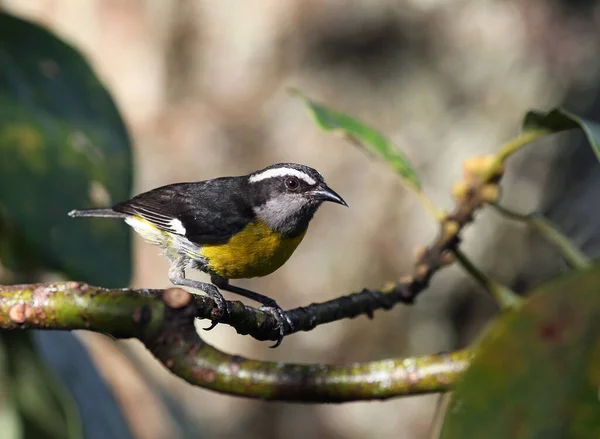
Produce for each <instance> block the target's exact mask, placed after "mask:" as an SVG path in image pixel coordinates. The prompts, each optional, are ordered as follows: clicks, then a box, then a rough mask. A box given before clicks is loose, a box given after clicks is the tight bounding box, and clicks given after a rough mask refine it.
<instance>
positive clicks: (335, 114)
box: [292, 90, 421, 189]
mask: <svg viewBox="0 0 600 439" xmlns="http://www.w3.org/2000/svg"><path fill="white" fill-rule="evenodd" d="M292 92H293V93H294V94H296V95H298V96H299V97H300V98H301V99H302V100H303V101H304V103H305V104H306V106H307V107H308V109H309V111H310V114H311V115H312V117H313V119H314V121H315V123H316V124H317V125H318V126H319V127H320V128H321V129H322V130H324V131H327V132H332V133H336V134H341V135H342V136H343V137H345V138H347V139H348V140H350V141H351V142H352V143H355V144H357V145H360V146H361V147H362V148H364V149H365V150H366V151H367V152H369V153H371V154H374V155H377V156H379V157H381V158H382V159H383V160H385V162H386V163H387V164H388V165H389V166H390V167H391V168H392V169H393V170H394V171H395V172H396V173H398V174H399V175H400V176H402V177H403V179H404V181H405V182H406V183H408V184H409V185H410V186H412V187H414V188H415V189H421V182H420V180H419V176H418V175H417V173H416V172H415V170H414V169H413V167H412V165H411V164H410V162H409V161H408V159H407V158H406V156H405V155H404V154H403V153H402V152H401V151H400V150H399V149H398V148H396V147H395V146H394V145H393V144H392V142H390V141H389V140H388V139H387V138H386V137H385V136H384V135H382V134H381V133H380V132H379V131H377V130H375V129H374V128H371V127H370V126H368V125H366V124H364V123H362V122H360V121H358V120H356V119H354V118H352V117H350V116H348V115H347V114H344V113H340V112H339V111H335V110H332V109H330V108H327V107H326V106H324V105H323V104H320V103H318V102H316V101H313V100H312V99H310V98H308V97H306V96H305V95H303V94H302V93H300V92H299V91H297V90H292Z"/></svg>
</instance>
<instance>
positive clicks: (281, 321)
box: [259, 305, 294, 349]
mask: <svg viewBox="0 0 600 439" xmlns="http://www.w3.org/2000/svg"><path fill="white" fill-rule="evenodd" d="M259 309H260V310H261V311H264V312H267V313H269V314H271V315H272V316H273V318H274V319H275V321H276V322H277V326H275V329H278V330H279V338H278V339H277V341H276V342H275V344H274V345H273V346H269V347H270V348H271V349H275V348H276V347H277V346H279V345H280V344H281V342H282V341H283V338H284V337H285V336H286V335H287V334H288V333H290V332H291V331H292V330H293V328H294V324H293V323H292V321H291V320H290V318H289V317H288V316H287V314H286V313H285V311H284V310H283V309H281V307H280V306H279V305H275V306H261V307H260V308H259Z"/></svg>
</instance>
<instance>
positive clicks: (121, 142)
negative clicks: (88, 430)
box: [0, 13, 132, 439]
mask: <svg viewBox="0 0 600 439" xmlns="http://www.w3.org/2000/svg"><path fill="white" fill-rule="evenodd" d="M131 161H132V159H131V148H130V142H129V139H128V136H127V132H126V129H125V127H124V125H123V122H122V121H121V118H120V116H119V113H118V112H117V109H116V107H115V105H114V103H113V101H112V100H111V98H110V96H109V94H108V93H107V91H106V90H105V89H104V87H103V86H102V84H101V83H100V82H99V80H98V79H97V78H96V76H95V75H94V73H93V72H92V70H91V69H90V67H89V66H88V64H87V63H86V61H85V60H84V59H83V57H82V56H81V55H80V54H79V53H78V52H76V51H75V50H74V49H73V48H71V47H70V46H68V45H67V44H65V43H64V42H62V41H61V40H59V39H57V38H56V37H55V36H53V35H52V34H51V33H49V32H48V31H46V30H45V29H43V28H41V27H39V26H36V25H33V24H31V23H28V22H25V21H22V20H20V19H17V18H15V17H12V16H9V15H7V14H3V13H0V261H1V262H2V264H3V265H4V266H7V267H8V268H10V269H12V270H13V271H15V273H16V275H17V277H18V278H26V277H27V276H28V275H29V274H31V273H32V270H54V271H58V272H62V273H64V274H65V275H66V276H68V277H69V278H73V279H79V280H84V281H88V282H91V283H99V284H101V285H107V286H125V285H126V284H127V283H129V279H130V277H131V255H130V253H131V249H130V233H129V229H128V228H127V227H126V226H125V225H124V224H122V223H121V222H115V221H77V220H74V219H71V218H69V217H68V216H67V213H68V212H69V211H70V210H71V209H73V208H85V207H93V206H101V205H107V204H110V203H111V201H117V200H120V199H123V198H126V197H128V196H129V195H130V190H131V181H132V175H131V168H132V163H131ZM28 280H32V279H28ZM0 375H1V379H0V431H1V432H2V438H6V439H17V438H35V439H44V438H51V439H54V438H56V439H59V438H60V439H63V438H68V439H70V438H80V437H82V431H81V426H80V424H79V419H78V413H77V410H76V408H75V407H74V406H73V403H72V401H71V399H70V395H69V394H68V393H67V392H66V391H65V390H64V389H63V387H62V386H61V384H60V383H59V382H58V381H56V380H55V378H54V377H53V376H51V374H50V373H49V372H48V370H47V369H46V367H45V365H44V364H43V362H42V361H41V360H40V358H39V356H38V354H37V352H36V351H35V349H34V346H33V344H32V341H31V336H30V334H28V333H18V332H11V333H6V332H5V333H0Z"/></svg>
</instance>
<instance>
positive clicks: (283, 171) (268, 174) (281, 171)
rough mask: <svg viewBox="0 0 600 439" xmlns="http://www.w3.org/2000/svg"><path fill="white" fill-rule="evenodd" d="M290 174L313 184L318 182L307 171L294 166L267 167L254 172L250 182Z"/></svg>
mask: <svg viewBox="0 0 600 439" xmlns="http://www.w3.org/2000/svg"><path fill="white" fill-rule="evenodd" d="M288 176H289V177H296V178H299V179H300V180H304V181H305V182H306V183H308V184H310V185H311V186H312V185H313V184H316V183H317V182H316V181H315V179H314V178H312V177H311V176H310V175H308V174H307V173H306V172H302V171H299V170H297V169H294V168H272V169H267V170H266V171H263V172H259V173H258V174H254V175H252V176H250V179H249V181H250V183H256V182H257V181H261V180H266V179H267V178H273V177H288Z"/></svg>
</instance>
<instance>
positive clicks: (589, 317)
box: [441, 265, 600, 439]
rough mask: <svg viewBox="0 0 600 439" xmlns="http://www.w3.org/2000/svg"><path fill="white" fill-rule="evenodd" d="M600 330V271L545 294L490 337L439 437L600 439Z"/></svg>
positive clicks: (554, 285)
mask: <svg viewBox="0 0 600 439" xmlns="http://www.w3.org/2000/svg"><path fill="white" fill-rule="evenodd" d="M599 330H600V266H599V265H596V266H595V267H593V268H592V269H589V270H586V271H582V272H579V271H575V272H573V273H570V274H568V275H566V276H564V277H562V278H560V279H558V280H554V281H552V282H550V283H548V284H547V285H545V286H542V287H541V288H539V289H538V290H537V291H535V292H534V293H533V294H532V295H531V297H530V298H529V299H528V300H527V302H526V303H525V304H524V306H523V307H522V308H520V309H518V310H516V311H511V312H509V313H505V314H504V315H503V316H502V317H501V318H499V319H498V320H497V321H496V322H495V323H494V325H493V326H492V327H491V328H489V330H488V331H487V332H486V335H485V337H484V339H483V340H482V341H481V344H480V346H479V347H478V350H477V354H476V356H475V359H474V360H473V362H472V364H471V366H470V367H469V369H468V371H467V372H466V374H465V375H464V376H463V378H462V380H461V381H460V382H459V384H458V386H457V387H456V390H455V392H454V394H453V397H452V400H451V403H450V407H449V409H448V414H447V417H446V421H445V424H444V427H443V430H442V436H441V437H442V438H443V439H454V438H457V439H458V438H460V439H463V438H470V437H473V438H479V437H482V438H483V437H485V438H488V439H494V438H549V437H552V438H559V437H565V438H567V437H568V438H598V437H600V416H598V414H599V413H600V401H599V398H598V391H599V389H600V331H599Z"/></svg>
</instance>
